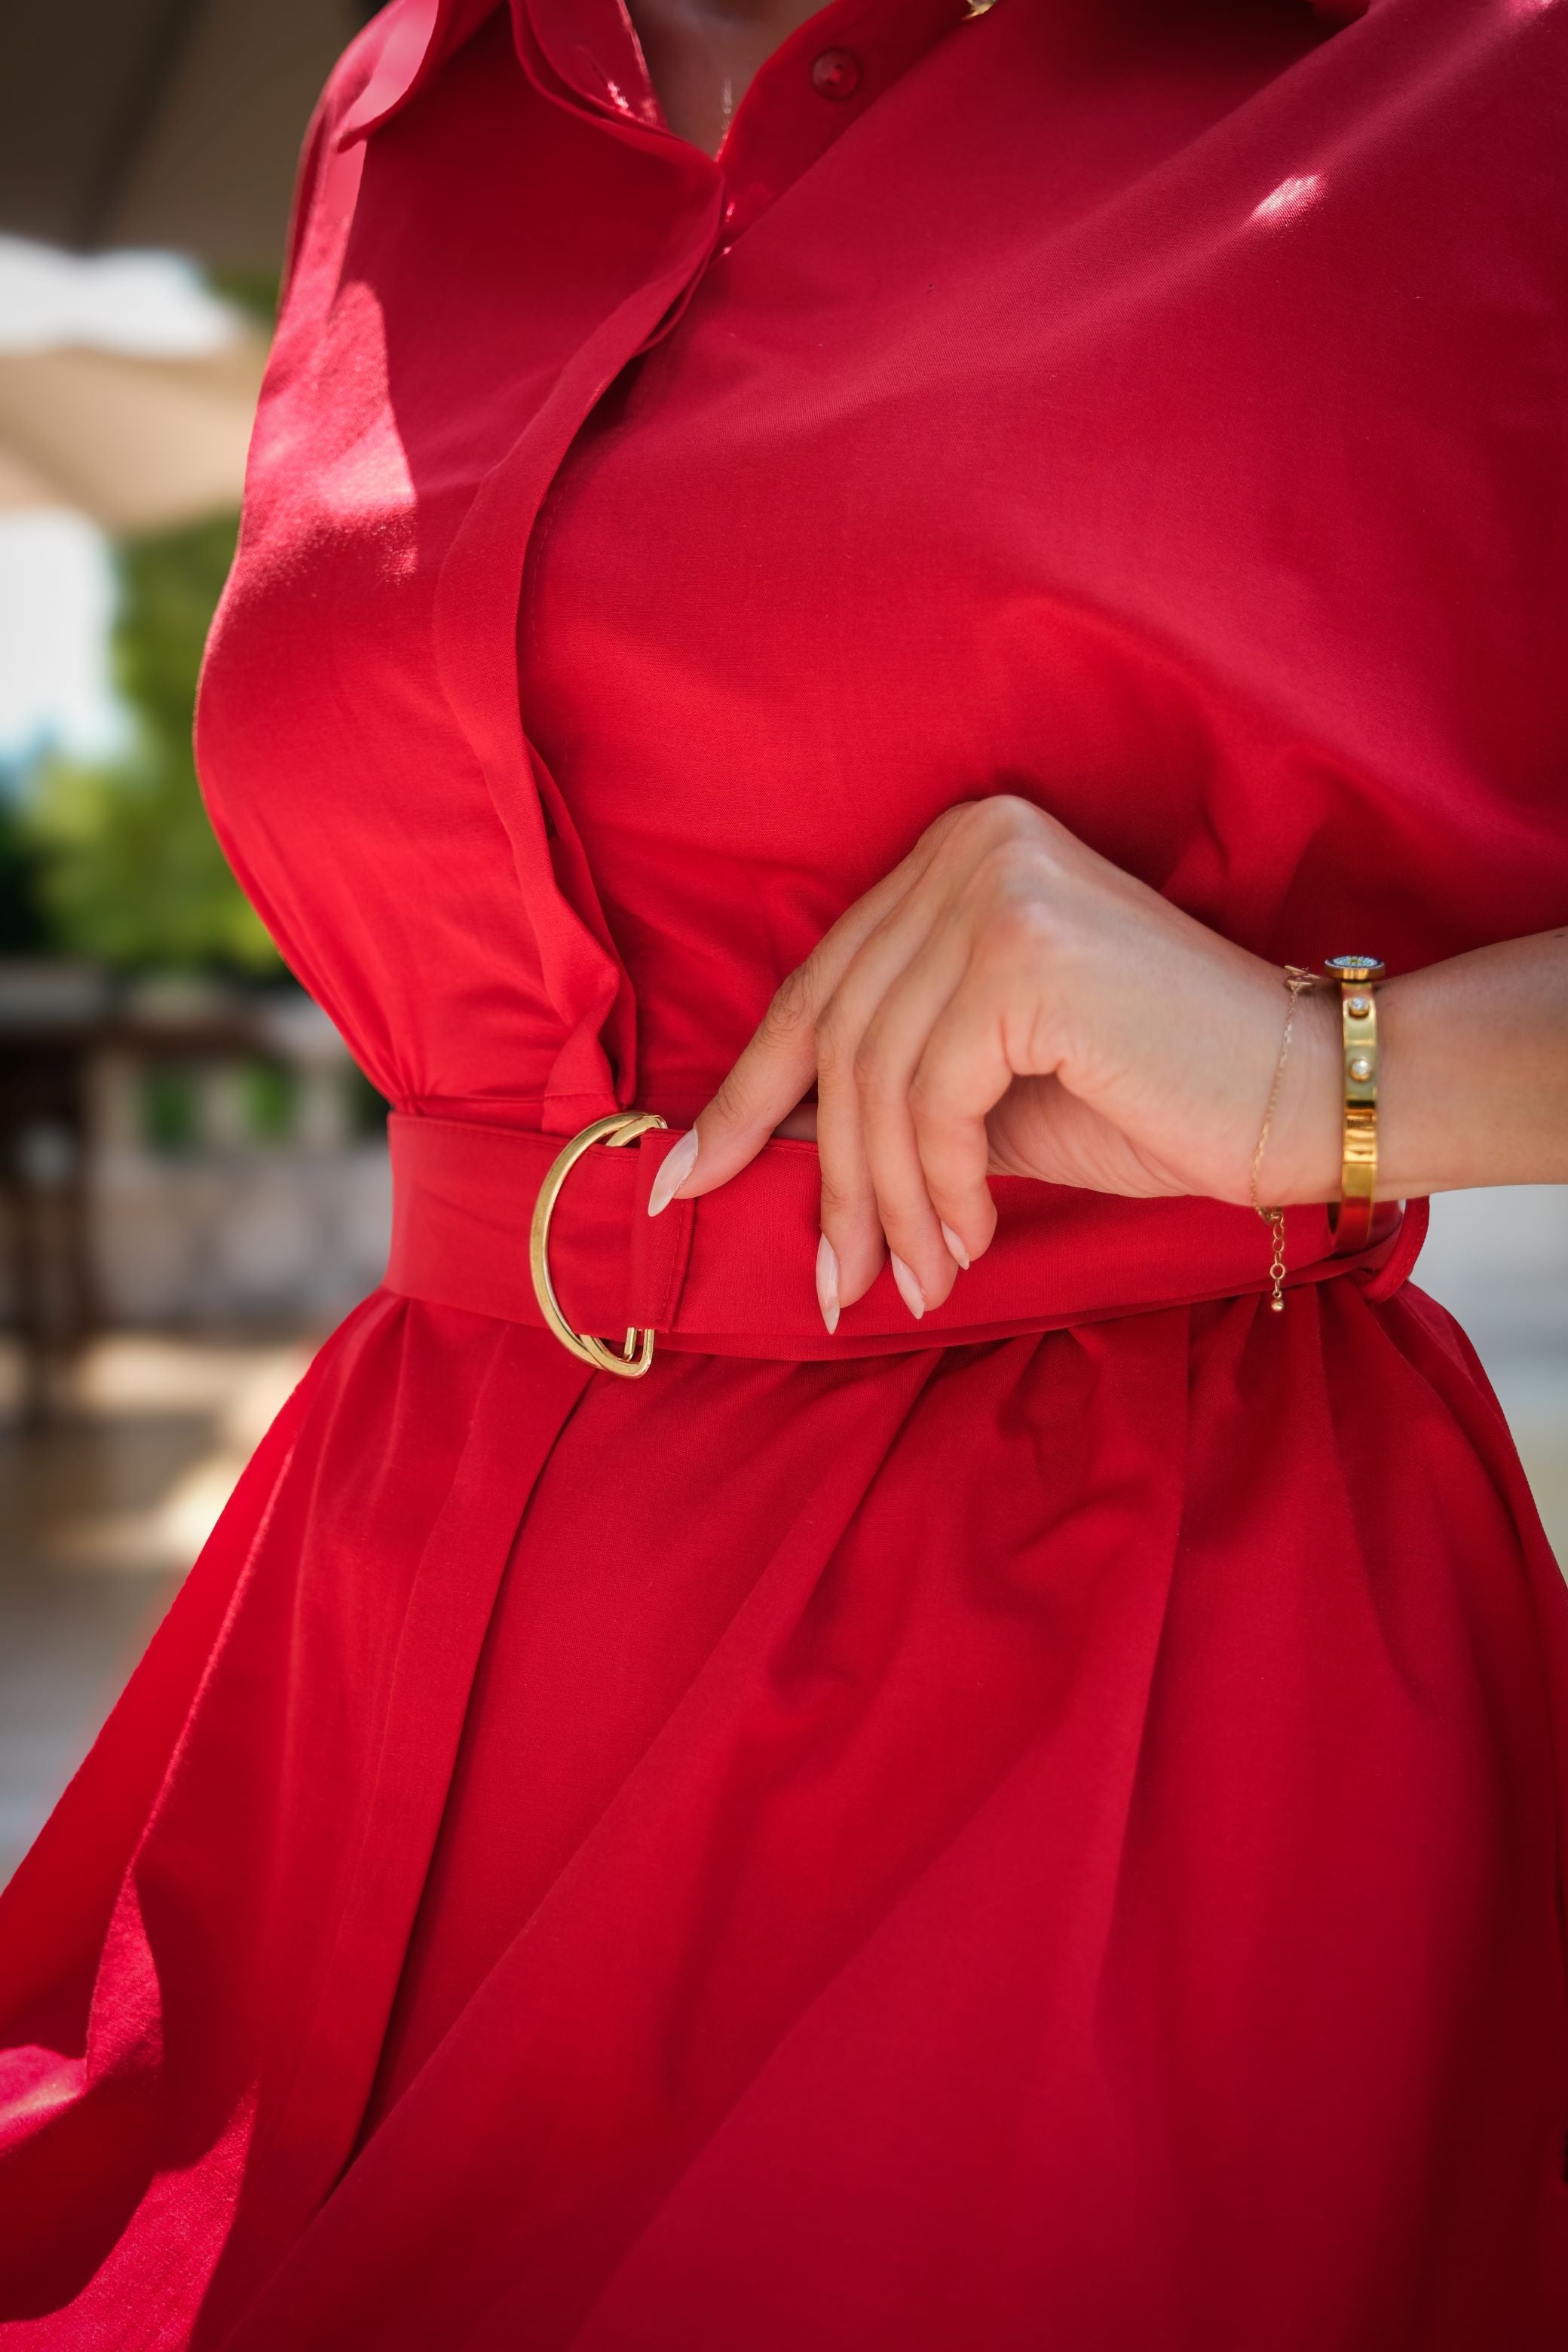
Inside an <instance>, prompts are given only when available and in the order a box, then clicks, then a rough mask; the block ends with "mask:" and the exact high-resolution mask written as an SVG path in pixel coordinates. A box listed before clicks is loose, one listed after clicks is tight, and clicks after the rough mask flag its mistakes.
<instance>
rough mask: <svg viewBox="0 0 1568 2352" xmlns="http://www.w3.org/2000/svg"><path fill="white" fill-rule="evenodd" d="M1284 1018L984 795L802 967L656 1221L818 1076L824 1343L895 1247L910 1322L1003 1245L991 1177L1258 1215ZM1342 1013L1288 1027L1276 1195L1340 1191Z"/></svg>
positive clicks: (1155, 909) (1308, 1010) (1261, 994)
mask: <svg viewBox="0 0 1568 2352" xmlns="http://www.w3.org/2000/svg"><path fill="white" fill-rule="evenodd" d="M1286 1006H1287V999H1286V993H1285V990H1284V987H1283V985H1282V982H1281V976H1280V973H1279V969H1278V968H1277V967H1276V966H1274V965H1272V964H1268V963H1265V962H1263V961H1260V959H1258V957H1256V956H1252V955H1248V954H1247V953H1246V952H1245V950H1242V949H1240V948H1237V947H1236V946H1234V945H1233V944H1232V943H1231V942H1230V941H1228V940H1223V939H1221V938H1220V937H1219V936H1218V935H1217V934H1216V933H1215V932H1213V931H1210V930H1208V929H1205V926H1204V925H1203V924H1202V923H1199V922H1196V921H1194V919H1192V917H1190V916H1188V915H1184V914H1182V913H1181V912H1180V911H1179V910H1178V909H1177V908H1174V907H1173V906H1171V905H1170V904H1169V902H1168V901H1167V900H1165V899H1163V898H1161V897H1160V896H1159V894H1158V893H1157V892H1156V891H1153V890H1151V889H1149V888H1148V887H1146V886H1145V885H1144V884H1143V883H1142V882H1137V881H1134V880H1133V879H1132V878H1131V876H1129V875H1126V874H1124V873H1122V872H1121V870H1120V869H1119V868H1118V867H1117V866H1112V865H1110V863H1109V862H1108V861H1107V860H1106V859H1105V858H1103V857H1100V856H1097V855H1096V853H1095V852H1094V851H1093V850H1091V849H1088V848H1086V847H1085V846H1084V845H1083V844H1082V843H1081V842H1080V841H1079V840H1077V839H1076V838H1075V837H1074V836H1073V835H1071V834H1070V833H1068V831H1067V830H1066V828H1065V827H1064V826H1062V825H1060V824H1057V823H1056V821H1055V820H1054V819H1053V818H1051V817H1049V816H1047V815H1046V814H1044V813H1043V812H1042V811H1041V810H1039V809H1037V808H1036V807H1034V806H1033V805H1032V804H1031V803H1029V802H1027V801H1024V800H1020V799H1016V798H1014V797H1012V796H1010V795H1005V796H999V797H997V798H994V799H991V800H984V801H977V802H973V803H968V804H966V805H964V806H962V807H959V808H955V809H952V810H950V811H949V812H948V813H947V814H945V815H944V816H942V817H941V818H939V819H938V821H937V822H936V824H933V825H931V828H930V829H929V831H928V832H927V833H925V834H924V835H922V836H921V840H920V842H919V844H918V845H916V847H915V849H914V850H913V851H912V852H911V854H910V856H908V857H907V858H905V860H904V861H903V863H902V864H901V865H900V866H897V867H896V868H895V869H894V871H893V872H892V873H891V874H889V876H888V877H887V878H886V880H885V881H883V882H880V883H879V884H878V886H877V887H876V888H875V889H874V890H871V891H868V893H867V895H866V897H865V898H861V899H860V900H859V901H858V903H857V904H856V905H855V906H853V907H851V908H849V910H848V912H847V914H845V915H844V916H843V917H842V918H841V919H839V921H838V922H837V923H836V924H835V925H834V927H833V929H831V930H830V931H829V932H828V933H827V935H826V938H825V939H824V940H823V941H822V942H821V944H820V946H819V947H818V948H817V949H816V952H815V953H814V954H812V955H811V956H809V957H808V958H807V960H806V961H805V963H804V964H802V965H801V966H800V967H799V969H798V970H797V971H793V972H791V974H790V975H789V978H788V979H787V980H786V981H785V982H784V985H783V986H782V987H781V988H780V990H779V991H778V993H777V995H776V996H775V997H774V999H773V1003H772V1004H771V1005H770V1007H769V1008H768V1012H767V1013H766V1015H765V1017H764V1018H763V1023H762V1025H761V1026H760V1028H759V1029H758V1030H757V1033H756V1034H755V1036H754V1037H753V1038H752V1042H751V1044H750V1045H748V1046H747V1048H746V1050H745V1052H744V1053H743V1054H742V1056H741V1058H740V1060H739V1061H738V1062H737V1063H736V1064H735V1066H734V1068H733V1069H732V1070H731V1073H730V1075H729V1076H728V1077H727V1078H726V1079H725V1081H724V1083H723V1085H722V1086H721V1087H720V1089H719V1091H718V1093H717V1094H716V1095H715V1096H714V1097H713V1100H712V1101H711V1102H710V1104H709V1105H708V1107H707V1108H706V1109H705V1110H704V1111H703V1112H702V1113H701V1115H700V1118H699V1119H698V1121H697V1125H696V1129H695V1130H694V1135H693V1136H692V1137H691V1138H689V1139H686V1141H685V1142H683V1143H682V1144H681V1145H679V1146H678V1147H677V1148H676V1150H674V1151H672V1152H671V1153H670V1155H669V1157H668V1160H666V1162H665V1166H664V1169H663V1170H662V1171H660V1172H661V1181H660V1183H659V1185H658V1187H657V1188H656V1191H655V1195H654V1198H653V1201H652V1202H650V1207H651V1209H652V1210H653V1211H654V1213H657V1212H658V1210H659V1209H661V1208H662V1207H664V1206H665V1205H666V1204H667V1202H668V1201H669V1200H670V1199H671V1198H673V1197H675V1195H676V1194H677V1193H679V1196H680V1197H682V1198H687V1199H689V1198H692V1197H695V1196H697V1195H699V1194H701V1193H703V1192H711V1191H713V1190H714V1188H715V1187H716V1186H718V1185H720V1184H722V1183H725V1182H726V1181H728V1180H729V1178H730V1177H731V1176H733V1175H735V1174H736V1173H737V1172H738V1171H740V1170H741V1169H742V1168H743V1167H744V1166H745V1165H746V1163H747V1162H748V1160H752V1158H753V1157H754V1156H755V1154H756V1153H757V1152H758V1151H759V1150H761V1149H762V1147H763V1144H764V1143H766V1142H767V1140H768V1139H769V1138H770V1136H772V1135H773V1133H774V1132H775V1131H776V1130H777V1129H778V1128H779V1127H780V1125H781V1123H782V1122H784V1121H785V1119H786V1117H787V1115H788V1114H790V1113H791V1112H792V1111H795V1107H796V1106H797V1105H799V1104H800V1103H801V1101H802V1097H804V1096H805V1094H806V1093H807V1091H808V1090H809V1088H810V1087H811V1084H812V1082H813V1080H814V1079H815V1081H816V1091H817V1101H816V1142H817V1150H818V1152H819V1154H820V1157H821V1162H822V1234H823V1243H822V1247H821V1251H820V1254H819V1264H818V1281H817V1287H818V1292H819V1295H820V1296H821V1298H822V1305H823V1312H824V1316H825V1318H826V1321H827V1325H828V1328H829V1329H830V1330H831V1329H832V1328H834V1326H835V1324H836V1323H837V1318H838V1310H839V1307H841V1306H846V1307H847V1306H848V1305H850V1304H851V1303H852V1302H853V1301H854V1300H855V1299H857V1298H858V1297H861V1296H862V1294H863V1293H864V1292H865V1291H866V1290H868V1288H869V1287H870V1285H871V1283H872V1282H873V1281H874V1279H875V1278H876V1276H877V1273H878V1270H879V1266H880V1265H881V1262H882V1257H883V1254H884V1249H885V1248H887V1249H890V1250H891V1252H892V1255H893V1272H894V1276H895V1277H896V1279H897V1281H898V1284H899V1288H900V1292H901V1294H902V1296H903V1297H904V1300H905V1303H906V1304H907V1305H908V1306H909V1307H910V1311H911V1313H913V1314H915V1315H917V1316H918V1315H921V1314H923V1313H924V1311H925V1309H926V1308H927V1307H934V1306H937V1305H939V1304H940V1303H941V1301H942V1299H944V1298H945V1297H947V1295H948V1293H949V1291H950V1290H951V1289H952V1285H953V1283H954V1281H955V1279H956V1278H957V1276H958V1273H959V1270H960V1268H961V1267H963V1266H965V1265H968V1264H969V1263H970V1262H971V1261H972V1260H973V1258H975V1257H977V1256H978V1255H980V1254H981V1252H982V1251H983V1250H984V1249H985V1248H986V1246H987V1245H988V1244H989V1242H990V1240H991V1237H992V1234H993V1232H994V1229H995V1223H996V1213H995V1210H994V1206H993V1203H992V1200H991V1195H990V1191H989V1187H988V1184H987V1181H986V1177H987V1171H989V1170H992V1169H996V1170H1003V1171H1007V1172H1009V1173H1013V1174H1016V1175H1023V1176H1034V1177H1038V1178H1042V1179H1044V1180H1046V1181H1048V1182H1051V1183H1056V1184H1076V1185H1084V1186H1089V1187H1091V1188H1093V1189H1094V1190H1096V1191H1099V1192H1121V1193H1133V1194H1152V1193H1169V1192H1195V1193H1205V1194H1209V1195H1211V1196H1213V1197H1215V1198H1216V1199H1219V1200H1223V1201H1235V1202H1246V1201H1247V1199H1248V1197H1249V1184H1250V1173H1251V1161H1252V1154H1253V1150H1254V1148H1255V1146H1256V1143H1257V1139H1258V1129H1259V1126H1260V1123H1261V1120H1262V1118H1263V1112H1264V1107H1265V1104H1266V1103H1267V1101H1268V1089H1269V1086H1270V1083H1271V1080H1272V1076H1273V1072H1274V1067H1275V1064H1276V1061H1277V1058H1278V1055H1279V1041H1280V1034H1281V1031H1282V1028H1283V1024H1284V1018H1285V1013H1286ZM1331 1012H1332V1008H1331V1005H1330V1004H1329V1002H1328V999H1327V997H1326V996H1325V997H1324V998H1323V999H1322V1000H1321V1002H1320V1001H1318V1000H1314V999H1313V998H1311V997H1308V998H1307V999H1305V1000H1304V1001H1303V1002H1302V1003H1301V1005H1300V1009H1299V1011H1298V1013H1297V1019H1296V1034H1295V1035H1294V1036H1293V1038H1292V1043H1291V1052H1290V1058H1289V1065H1288V1074H1289V1076H1290V1077H1291V1079H1292V1084H1291V1086H1290V1087H1289V1088H1288V1089H1285V1090H1282V1094H1281V1099H1280V1102H1279V1107H1278V1108H1277V1110H1276V1114H1275V1121H1274V1127H1273V1129H1272V1132H1271V1136H1270V1140H1269V1145H1268V1160H1267V1161H1266V1164H1265V1167H1264V1170H1263V1171H1262V1175H1263V1181H1264V1184H1265V1187H1266V1192H1265V1197H1266V1198H1268V1200H1270V1201H1290V1200H1326V1199H1329V1198H1331V1197H1332V1195H1333V1193H1334V1192H1335V1191H1336V1189H1337V1181H1338V1172H1339V1135H1338V1120H1337V1115H1336V1101H1337V1097H1336V1092H1335V1087H1336V1079H1337V1060H1338V1045H1337V1040H1336V1036H1335V1034H1334V1027H1331V1026H1330V1025H1329V1021H1330V1018H1331ZM1334 1026H1335V1027H1337V1024H1334ZM798 1120H799V1114H798V1113H797V1114H796V1119H795V1120H792V1121H791V1122H790V1124H791V1128H792V1130H793V1131H796V1132H798V1131H800V1128H799V1125H798V1124H797V1121H798Z"/></svg>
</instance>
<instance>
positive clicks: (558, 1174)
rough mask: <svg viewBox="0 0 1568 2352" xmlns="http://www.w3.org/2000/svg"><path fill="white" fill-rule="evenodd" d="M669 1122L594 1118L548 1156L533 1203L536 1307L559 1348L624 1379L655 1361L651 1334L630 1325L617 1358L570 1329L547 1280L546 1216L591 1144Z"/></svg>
mask: <svg viewBox="0 0 1568 2352" xmlns="http://www.w3.org/2000/svg"><path fill="white" fill-rule="evenodd" d="M666 1125H668V1121H667V1120H665V1119H662V1118H660V1117H659V1115H658V1112H657V1111H656V1110H617V1111H613V1112H612V1113H611V1115H610V1117H609V1118H596V1119H595V1121H594V1124H593V1125H592V1127H585V1128H584V1129H583V1132H582V1134H581V1135H574V1137H573V1138H572V1140H571V1142H570V1143H569V1144H567V1146H566V1148H565V1150H563V1151H562V1152H560V1153H559V1154H558V1155H557V1157H556V1158H555V1159H554V1160H552V1162H551V1164H550V1168H549V1171H548V1172H547V1174H546V1176H545V1179H544V1181H543V1183H542V1185H541V1186H540V1188H539V1198H538V1200H537V1201H536V1202H534V1204H533V1223H532V1226H531V1229H530V1232H529V1236H528V1270H529V1272H530V1274H531V1276H533V1295H534V1297H535V1298H537V1299H538V1301H539V1311H540V1313H541V1314H542V1316H543V1318H544V1319H545V1321H546V1323H547V1324H548V1325H549V1326H550V1328H551V1329H552V1331H553V1332H554V1334H555V1336H556V1338H557V1339H559V1340H560V1342H561V1344H562V1346H563V1348H568V1349H570V1350H571V1352H572V1353H573V1355H574V1356H581V1358H582V1359H583V1361H584V1363H585V1364H592V1365H593V1367H594V1369H595V1371H600V1372H614V1373H615V1374H616V1377H617V1378H618V1379H620V1380H623V1381H640V1380H641V1378H642V1376H643V1374H644V1373H645V1372H646V1371H647V1368H648V1366H649V1365H650V1364H651V1363H652V1361H653V1333H652V1332H651V1331H639V1330H637V1328H636V1326H635V1325H634V1326H633V1328H631V1329H630V1330H629V1331H628V1332H627V1333H626V1347H625V1348H624V1349H623V1350H622V1352H621V1353H620V1354H619V1355H618V1356H617V1355H616V1353H615V1351H614V1349H612V1348H610V1347H609V1346H608V1345H607V1343H606V1342H605V1340H603V1339H591V1338H589V1337H588V1336H587V1335H586V1334H585V1333H584V1332H582V1331H574V1329H573V1328H572V1326H571V1324H570V1323H568V1321H567V1320H566V1318H565V1316H564V1315H563V1313H562V1312H561V1301H560V1300H559V1299H558V1298H557V1297H556V1296H555V1285H554V1283H553V1282H552V1280H551V1278H550V1220H551V1217H552V1213H553V1212H554V1208H555V1203H556V1202H557V1201H558V1200H559V1199H560V1197H561V1188H562V1186H563V1184H564V1183H565V1181H566V1179H567V1178H568V1176H570V1174H571V1173H572V1171H573V1169H574V1168H575V1166H576V1165H577V1162H578V1161H579V1160H581V1159H582V1157H583V1154H584V1151H588V1150H592V1148H593V1146H594V1145H595V1143H607V1144H610V1145H612V1146H614V1147H617V1148H618V1147H619V1146H620V1145H621V1144H623V1143H630V1142H632V1141H634V1140H635V1139H636V1138H637V1136H639V1135H646V1134H647V1131H648V1129H650V1128H654V1127H664V1126H666Z"/></svg>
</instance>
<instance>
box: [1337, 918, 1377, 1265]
mask: <svg viewBox="0 0 1568 2352" xmlns="http://www.w3.org/2000/svg"><path fill="white" fill-rule="evenodd" d="M1323 969H1324V971H1325V972H1326V973H1327V974H1328V977H1329V978H1330V979H1331V981H1336V982H1338V983H1339V991H1340V1030H1341V1039H1342V1049H1343V1062H1342V1090H1343V1099H1344V1131H1343V1141H1342V1147H1341V1155H1340V1198H1339V1203H1338V1206H1337V1207H1336V1208H1332V1209H1331V1210H1330V1212H1329V1223H1330V1224H1331V1226H1332V1228H1333V1234H1334V1255H1335V1256H1336V1257H1348V1256H1350V1255H1352V1252H1354V1251H1356V1250H1362V1249H1364V1248H1365V1247H1366V1245H1367V1243H1368V1241H1369V1240H1370V1239H1371V1236H1372V1213H1373V1206H1374V1204H1375V1202H1376V1200H1377V1076H1378V1035H1377V983H1378V982H1379V981H1380V980H1382V979H1383V977H1384V971H1385V969H1386V967H1385V966H1384V962H1383V961H1382V959H1381V957H1378V956H1365V955H1360V956H1355V955H1337V956H1330V957H1329V958H1328V960H1327V961H1326V962H1325V964H1324V966H1323Z"/></svg>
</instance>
